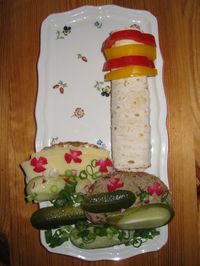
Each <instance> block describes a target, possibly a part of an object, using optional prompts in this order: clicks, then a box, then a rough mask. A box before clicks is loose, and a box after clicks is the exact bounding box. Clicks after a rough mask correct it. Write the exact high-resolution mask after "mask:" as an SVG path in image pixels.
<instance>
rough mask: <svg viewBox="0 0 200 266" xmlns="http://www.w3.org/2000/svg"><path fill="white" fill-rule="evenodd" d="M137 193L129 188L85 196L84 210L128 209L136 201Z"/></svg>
mask: <svg viewBox="0 0 200 266" xmlns="http://www.w3.org/2000/svg"><path fill="white" fill-rule="evenodd" d="M135 199H136V197H135V194H134V193H132V192H131V191H128V190H115V191H112V192H105V193H99V194H94V195H91V196H87V197H85V199H84V200H83V201H82V202H81V207H82V208H83V210H85V211H88V212H93V213H102V212H113V211H117V210H120V209H127V208H129V207H130V206H131V205H133V203H134V202H135Z"/></svg>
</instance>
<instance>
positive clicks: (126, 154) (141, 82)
mask: <svg viewBox="0 0 200 266" xmlns="http://www.w3.org/2000/svg"><path fill="white" fill-rule="evenodd" d="M131 43H136V42H135V41H132V40H122V41H117V42H116V43H115V46H120V45H124V44H131ZM150 131H151V130H150V100H149V90H148V83H147V77H146V76H142V77H130V78H124V79H118V80H113V81H112V93H111V144H112V159H113V165H114V168H116V169H117V170H121V171H144V170H145V169H146V168H148V167H149V166H150V165H151V136H150Z"/></svg>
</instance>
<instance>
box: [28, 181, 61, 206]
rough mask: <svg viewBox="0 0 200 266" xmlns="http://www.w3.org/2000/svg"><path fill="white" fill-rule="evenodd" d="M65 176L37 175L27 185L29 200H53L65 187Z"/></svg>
mask: <svg viewBox="0 0 200 266" xmlns="http://www.w3.org/2000/svg"><path fill="white" fill-rule="evenodd" d="M64 179H65V176H58V177H55V178H52V177H44V176H37V177H34V178H33V179H31V180H30V181H29V183H28V184H27V186H26V193H27V200H28V201H32V200H33V201H34V202H41V201H47V200H53V199H55V198H56V196H57V195H58V193H59V192H60V191H61V190H62V189H63V188H64V187H65V185H66V182H65V180H64Z"/></svg>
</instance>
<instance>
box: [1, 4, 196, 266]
mask: <svg viewBox="0 0 200 266" xmlns="http://www.w3.org/2000/svg"><path fill="white" fill-rule="evenodd" d="M104 4H116V5H121V6H124V7H128V8H134V9H146V10H148V11H150V12H152V13H153V14H154V15H155V16H156V17H157V19H158V24H159V36H160V46H161V50H162V55H163V59H164V85H165V92H166V98H167V104H168V120H167V124H168V132H169V163H168V173H169V183H170V189H171V191H172V194H173V198H174V208H175V212H176V215H175V217H174V219H173V221H172V222H171V223H170V225H169V239H168V243H167V244H166V245H165V246H164V247H163V248H162V249H161V250H159V251H157V252H153V253H148V254H143V255H139V256H136V257H132V258H130V259H126V260H123V261H120V262H112V261H98V262H91V263H90V262H86V261H81V260H79V259H75V258H72V257H68V256H60V255H56V254H51V253H49V252H47V251H46V250H45V249H44V248H43V247H42V246H41V245H40V244H39V234H38V232H37V231H36V230H35V229H33V228H32V226H31V224H30V220H29V219H30V216H31V214H32V212H33V211H34V210H36V208H37V206H36V205H33V204H29V205H27V204H26V203H25V201H24V176H23V174H22V171H21V169H20V167H19V163H20V162H22V161H24V160H27V159H28V158H29V154H30V153H31V152H33V151H34V138H35V132H36V125H35V120H34V108H35V100H36V93H37V72H36V64H37V59H38V55H39V33H40V25H41V22H42V21H43V20H44V18H45V17H47V16H48V15H49V14H51V13H55V12H63V11H67V10H70V9H73V8H76V7H80V6H82V5H104ZM0 22H1V23H0V29H1V31H0V32H1V49H0V62H1V87H0V88H1V89H0V100H1V104H0V110H1V112H0V114H1V123H0V126H1V130H0V139H1V145H0V154H1V158H0V175H1V177H0V243H1V246H0V254H1V257H4V259H6V256H7V253H6V247H7V245H6V243H7V244H8V246H9V251H10V262H11V265H16V266H27V265H30V266H34V265H35V266H36V265H45V266H46V265H48V266H51V265H52V266H53V265H57V266H58V265H70V266H72V265H76V266H78V265H82V266H83V265H96V266H100V265H101V266H103V265H104V266H106V265H123V266H128V265H140V266H142V265H148V266H150V265H154V266H156V265H162V266H164V265H177V266H180V265H185V266H188V265H193V266H195V265H199V264H198V262H199V258H198V252H199V248H200V246H198V239H199V236H200V220H199V221H198V201H197V193H196V179H195V160H196V162H197V164H199V165H200V138H199V136H200V126H199V125H200V107H199V106H200V105H199V104H200V74H199V73H200V64H199V62H200V34H199V29H200V2H199V0H191V1H184V0H182V1H181V0H176V1H173V0H149V1H143V0H132V1H131V0H128V1H123V0H121V1H120V0H118V1H89V0H88V1H79V0H77V1H75V0H72V1H64V0H43V1H41V0H37V1H36V0H35V1H34V0H32V1H31V0H13V1H12V0H5V1H3V0H2V1H0ZM198 224H199V226H198ZM198 232H199V233H198ZM2 245H3V246H2ZM4 250H5V251H4ZM4 261H5V260H4ZM2 265H4V264H3V263H2Z"/></svg>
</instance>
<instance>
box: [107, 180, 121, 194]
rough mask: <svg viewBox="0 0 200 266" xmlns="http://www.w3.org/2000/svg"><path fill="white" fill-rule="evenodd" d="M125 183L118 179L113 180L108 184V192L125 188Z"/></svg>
mask: <svg viewBox="0 0 200 266" xmlns="http://www.w3.org/2000/svg"><path fill="white" fill-rule="evenodd" d="M123 186H124V183H123V182H122V180H121V179H120V178H118V177H115V178H112V179H111V181H110V182H109V183H108V184H107V188H108V191H109V192H111V191H114V190H116V189H117V188H120V187H123Z"/></svg>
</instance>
